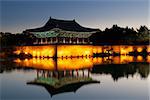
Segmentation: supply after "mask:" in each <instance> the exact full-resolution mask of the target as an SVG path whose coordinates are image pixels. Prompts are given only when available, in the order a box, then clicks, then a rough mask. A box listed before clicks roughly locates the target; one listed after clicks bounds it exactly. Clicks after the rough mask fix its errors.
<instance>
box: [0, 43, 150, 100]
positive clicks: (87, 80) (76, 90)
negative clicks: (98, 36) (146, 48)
mask: <svg viewBox="0 0 150 100" xmlns="http://www.w3.org/2000/svg"><path fill="white" fill-rule="evenodd" d="M25 48H26V47H25ZM36 48H37V47H36ZM65 48H68V47H65ZM69 48H71V47H69ZM73 48H74V49H76V48H75V47H73ZM98 48H99V49H98ZM100 48H101V47H98V46H97V47H94V48H93V47H92V49H91V47H89V48H88V47H86V48H85V49H86V50H87V51H88V50H90V52H86V53H89V54H90V53H91V52H92V53H93V52H98V51H99V52H100V51H101V49H100ZM130 48H132V46H130ZM32 49H33V48H32ZM38 49H39V48H38ZM80 49H82V48H80ZM126 49H127V47H126ZM23 50H24V49H23ZM27 50H28V51H30V52H31V50H29V49H27ZM45 50H46V49H45ZM68 50H69V49H68ZM115 50H117V49H115ZM120 50H122V49H120V48H119V51H120ZM39 51H40V50H39ZM79 51H80V50H79ZM79 51H78V52H79ZM81 51H82V50H81ZM83 51H84V47H83ZM17 52H19V50H18V51H17ZM26 52H27V51H26ZM62 52H66V51H65V50H62V49H61V52H60V55H61V53H62ZM67 52H69V51H67ZM122 52H128V51H127V50H126V51H125V50H122ZM71 53H72V52H70V53H69V54H71ZM81 53H85V52H81ZM35 54H37V53H35ZM40 54H41V53H40ZM43 54H44V53H43ZM66 54H67V53H66ZM74 55H75V54H74ZM69 56H70V55H69ZM65 57H66V56H65ZM149 63H150V56H148V55H147V56H146V57H145V56H144V57H143V56H136V57H133V56H129V55H126V54H122V55H120V56H109V57H98V58H93V57H91V56H89V57H86V56H85V57H74V58H61V57H60V58H58V59H57V60H56V59H55V60H53V59H52V58H37V57H36V58H32V59H22V60H21V59H19V58H18V59H11V58H7V59H0V65H1V67H0V68H1V69H0V72H1V73H0V80H1V82H0V90H1V91H0V97H1V100H149V95H150V92H149V89H150V88H149V87H150V86H149V84H150V69H149Z"/></svg>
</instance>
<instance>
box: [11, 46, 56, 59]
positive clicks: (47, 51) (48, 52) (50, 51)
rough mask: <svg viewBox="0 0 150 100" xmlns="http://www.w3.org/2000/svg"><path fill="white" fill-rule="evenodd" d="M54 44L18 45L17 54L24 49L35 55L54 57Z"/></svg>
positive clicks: (24, 51)
mask: <svg viewBox="0 0 150 100" xmlns="http://www.w3.org/2000/svg"><path fill="white" fill-rule="evenodd" d="M54 49H55V48H54V46H51V45H48V46H18V47H16V51H15V52H14V53H15V54H20V52H21V51H22V52H23V53H25V54H31V55H32V56H33V57H35V56H37V57H47V56H49V57H53V56H54Z"/></svg>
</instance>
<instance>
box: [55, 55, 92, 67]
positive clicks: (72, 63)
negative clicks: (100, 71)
mask: <svg viewBox="0 0 150 100" xmlns="http://www.w3.org/2000/svg"><path fill="white" fill-rule="evenodd" d="M57 67H58V70H75V69H84V68H91V67H93V62H92V59H91V58H73V59H71V58H69V59H58V61H57Z"/></svg>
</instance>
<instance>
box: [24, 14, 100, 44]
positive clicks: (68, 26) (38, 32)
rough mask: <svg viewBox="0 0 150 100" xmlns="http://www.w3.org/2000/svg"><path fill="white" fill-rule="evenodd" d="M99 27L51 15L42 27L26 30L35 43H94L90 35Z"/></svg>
mask: <svg viewBox="0 0 150 100" xmlns="http://www.w3.org/2000/svg"><path fill="white" fill-rule="evenodd" d="M98 31H99V29H91V28H85V27H82V26H81V25H79V24H78V23H77V22H76V21H75V20H58V19H53V18H51V17H50V19H49V20H48V22H47V23H46V24H45V25H44V26H43V27H40V28H35V29H27V30H25V31H24V33H26V34H30V35H31V36H32V38H33V44H35V45H36V44H92V42H90V39H89V38H90V36H91V35H92V34H94V33H96V32H98Z"/></svg>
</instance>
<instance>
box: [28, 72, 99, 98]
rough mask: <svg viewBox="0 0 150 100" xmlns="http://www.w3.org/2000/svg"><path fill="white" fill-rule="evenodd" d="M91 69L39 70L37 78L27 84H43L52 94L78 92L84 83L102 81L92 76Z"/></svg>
mask: <svg viewBox="0 0 150 100" xmlns="http://www.w3.org/2000/svg"><path fill="white" fill-rule="evenodd" d="M89 71H90V69H88V70H85V69H84V70H83V69H82V70H68V71H49V70H37V78H35V80H33V81H30V82H28V83H27V84H33V85H40V86H43V87H45V88H46V90H47V91H48V92H49V93H50V94H51V96H53V95H56V94H59V93H64V92H76V91H77V90H78V89H79V88H80V87H82V86H83V85H86V84H91V83H100V82H99V81H96V80H93V79H92V78H91V77H90V72H89Z"/></svg>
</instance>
